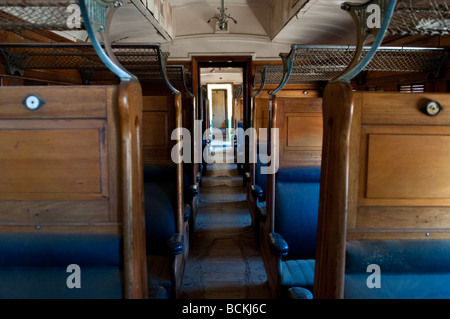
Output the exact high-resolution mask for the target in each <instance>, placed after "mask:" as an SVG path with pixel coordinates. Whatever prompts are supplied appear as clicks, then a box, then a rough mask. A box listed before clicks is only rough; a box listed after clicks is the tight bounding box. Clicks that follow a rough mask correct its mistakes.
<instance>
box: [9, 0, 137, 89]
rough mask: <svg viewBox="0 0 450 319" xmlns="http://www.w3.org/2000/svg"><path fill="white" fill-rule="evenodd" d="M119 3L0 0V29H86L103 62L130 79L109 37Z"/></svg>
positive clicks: (103, 1) (126, 78) (126, 79)
mask: <svg viewBox="0 0 450 319" xmlns="http://www.w3.org/2000/svg"><path fill="white" fill-rule="evenodd" d="M121 5H122V3H121V2H120V1H106V0H77V1H73V0H71V1H57V0H45V1H44V0H38V1H31V0H0V18H1V19H0V29H1V30H12V31H17V30H22V29H27V30H51V31H56V30H59V31H61V30H85V31H86V32H87V34H88V36H89V39H90V41H91V45H92V46H93V47H94V49H95V51H96V52H97V54H98V57H99V58H100V60H101V61H102V62H103V64H104V65H105V66H106V67H107V68H108V69H110V70H111V71H112V72H113V73H114V74H116V75H117V76H118V77H119V78H120V79H121V80H123V81H130V80H131V79H136V77H135V76H134V75H133V74H131V73H130V72H129V71H128V70H127V69H125V68H124V67H123V66H122V65H121V64H120V63H119V62H118V61H117V59H116V57H115V56H114V53H113V52H112V49H111V41H110V39H109V29H110V26H111V20H112V17H113V15H114V13H115V12H116V9H117V8H119V7H120V6H121ZM78 22H79V23H78ZM99 38H100V39H102V41H103V45H102V44H101V43H100V41H99Z"/></svg>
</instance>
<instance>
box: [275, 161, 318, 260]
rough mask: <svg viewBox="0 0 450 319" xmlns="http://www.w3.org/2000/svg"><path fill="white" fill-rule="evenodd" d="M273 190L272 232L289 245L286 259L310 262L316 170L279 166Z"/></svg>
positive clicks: (313, 246)
mask: <svg viewBox="0 0 450 319" xmlns="http://www.w3.org/2000/svg"><path fill="white" fill-rule="evenodd" d="M275 187H276V193H275V231H276V232H277V233H280V234H281V235H282V236H283V238H284V240H286V242H287V244H288V245H289V252H288V257H287V258H288V259H314V258H315V253H316V238H317V221H318V215H319V193H320V167H319V166H295V167H280V169H279V171H278V173H277V176H276V186H275Z"/></svg>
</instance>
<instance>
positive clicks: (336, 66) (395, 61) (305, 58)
mask: <svg viewBox="0 0 450 319" xmlns="http://www.w3.org/2000/svg"><path fill="white" fill-rule="evenodd" d="M370 49H371V48H370V47H363V48H362V55H363V56H365V55H366V54H368V52H369V51H370ZM356 50H357V48H356V47H354V46H348V47H345V46H305V45H293V46H292V47H291V51H290V53H289V54H281V56H282V58H283V63H284V66H283V67H282V68H280V69H281V70H282V71H284V73H283V75H282V79H281V80H280V81H279V82H278V83H279V86H278V87H277V88H276V89H275V90H274V91H273V94H275V93H277V92H278V91H280V90H281V89H282V88H283V87H284V86H285V85H286V84H293V83H296V84H300V83H317V82H321V81H330V80H332V79H333V78H335V77H337V76H338V75H339V74H341V73H342V72H344V71H345V70H346V68H347V67H348V66H349V65H350V63H351V62H352V59H353V57H354V55H355V53H356ZM447 54H448V51H447V50H446V49H442V48H413V47H381V48H378V50H377V51H376V53H375V55H374V57H373V58H372V59H371V60H370V62H369V63H368V64H367V65H366V66H365V67H364V69H363V70H362V71H377V72H403V73H414V72H422V73H425V74H437V73H439V70H440V68H441V66H442V64H443V62H444V60H445V58H446V56H447Z"/></svg>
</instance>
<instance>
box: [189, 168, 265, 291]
mask: <svg viewBox="0 0 450 319" xmlns="http://www.w3.org/2000/svg"><path fill="white" fill-rule="evenodd" d="M181 298H184V299H268V298H270V292H269V287H268V283H267V277H266V272H265V269H264V263H263V260H262V256H261V253H260V249H259V247H258V246H257V244H256V240H255V234H254V232H253V230H252V228H251V217H250V213H249V210H248V206H247V202H246V195H245V188H244V187H243V185H242V176H240V175H239V174H238V172H237V166H236V164H210V165H208V170H207V172H206V174H205V176H204V177H203V182H202V186H201V188H200V194H199V207H198V215H197V221H196V228H195V232H194V233H193V234H192V236H191V245H190V252H189V257H188V261H187V264H186V269H185V273H184V279H183V285H182V290H181Z"/></svg>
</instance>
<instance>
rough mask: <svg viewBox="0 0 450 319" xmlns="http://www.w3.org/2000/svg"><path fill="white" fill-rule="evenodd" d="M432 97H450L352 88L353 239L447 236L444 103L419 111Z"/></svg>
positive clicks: (449, 141)
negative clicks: (436, 111)
mask: <svg viewBox="0 0 450 319" xmlns="http://www.w3.org/2000/svg"><path fill="white" fill-rule="evenodd" d="M429 100H436V101H438V102H439V103H441V105H446V104H447V103H448V96H446V95H443V94H428V93H425V94H401V93H368V92H363V93H362V92H359V93H355V97H354V103H355V110H357V112H355V115H354V118H353V127H352V143H351V148H350V150H351V154H352V155H351V160H350V180H352V183H350V189H349V195H348V203H349V205H348V215H347V226H348V229H349V234H351V238H352V239H355V240H357V239H365V238H371V239H376V238H379V239H387V238H389V239H395V238H409V239H413V238H416V239H431V238H436V236H433V234H435V233H436V232H439V234H440V235H439V238H445V237H446V236H447V237H450V222H449V219H450V218H449V217H448V216H450V195H449V194H450V183H449V181H450V164H449V161H448V159H449V158H450V146H449V145H450V127H449V126H448V122H449V118H448V115H444V113H445V110H446V109H444V111H443V112H442V113H441V114H440V115H439V116H436V117H430V116H427V115H426V114H425V113H424V112H423V111H422V110H421V109H422V107H423V106H424V103H425V104H426V103H427V101H429ZM397 106H398V107H397ZM393 109H395V110H396V112H397V113H398V114H397V115H395V114H394V113H395V112H394V111H393ZM400 115H401V116H400ZM366 232H367V233H368V234H367V235H366ZM446 232H447V235H446V234H445V233H446ZM424 234H428V235H426V236H425V235H424ZM377 236H380V237H377ZM414 236H416V237H414Z"/></svg>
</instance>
